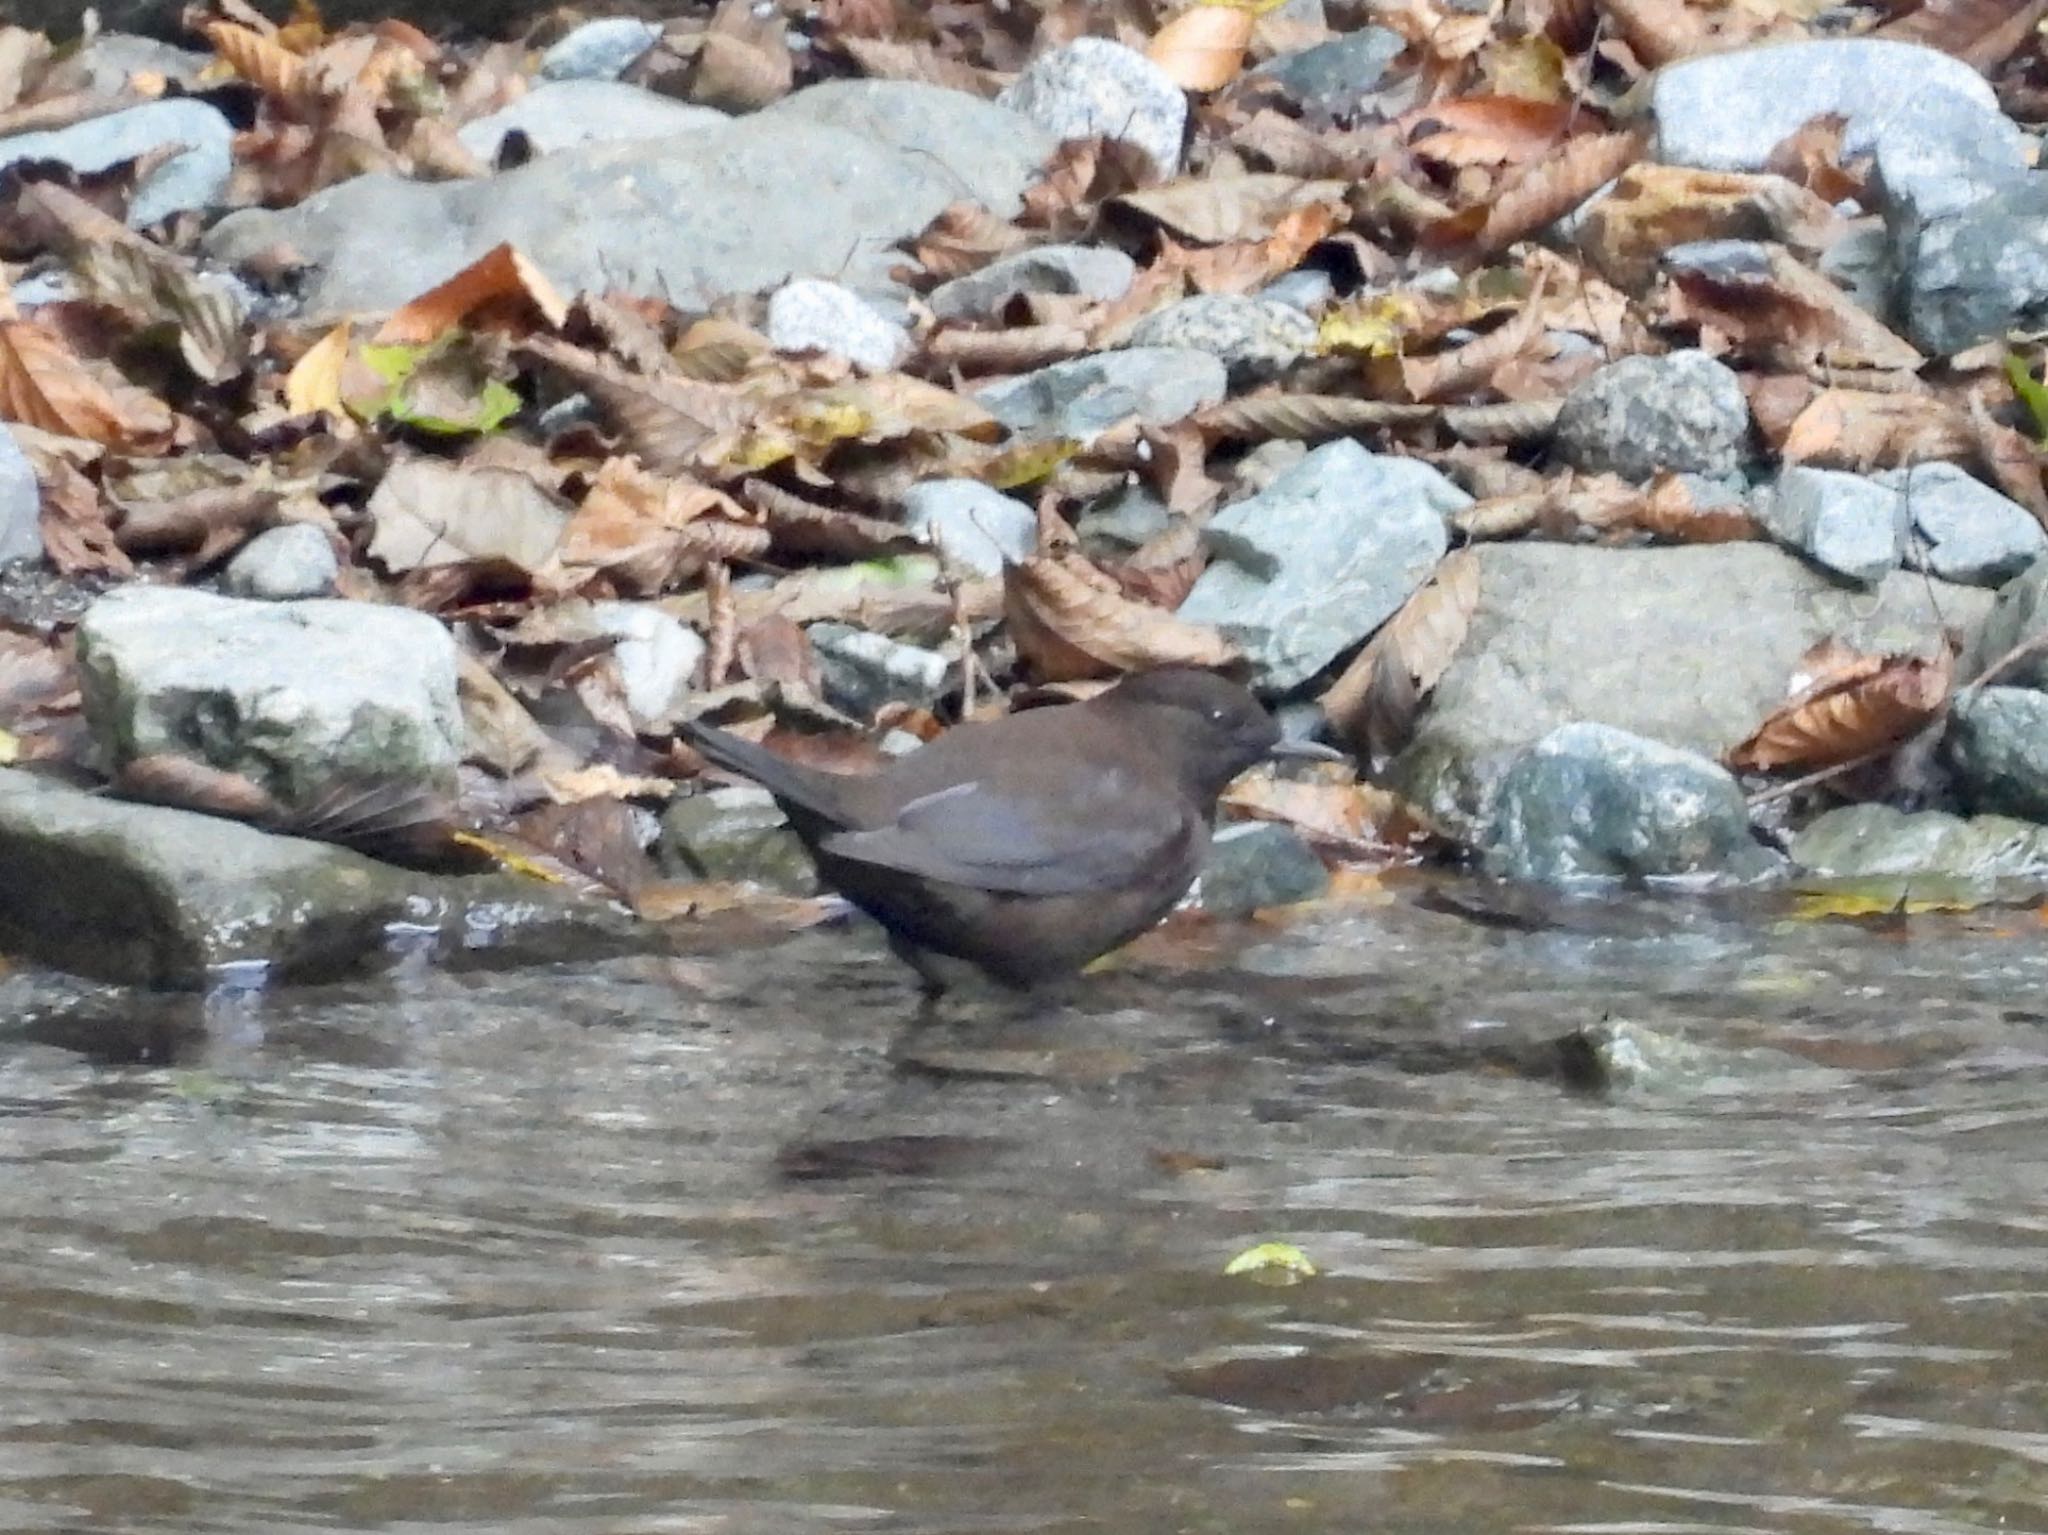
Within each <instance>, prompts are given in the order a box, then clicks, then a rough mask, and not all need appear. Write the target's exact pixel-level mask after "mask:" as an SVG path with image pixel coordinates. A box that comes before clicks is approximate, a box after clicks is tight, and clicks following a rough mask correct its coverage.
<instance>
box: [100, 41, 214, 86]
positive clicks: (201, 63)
mask: <svg viewBox="0 0 2048 1535" xmlns="http://www.w3.org/2000/svg"><path fill="white" fill-rule="evenodd" d="M211 58H212V56H211V55H210V54H205V53H199V52H196V51H195V50H193V49H191V48H176V47H173V46H172V45H171V44H169V43H165V42H159V41H158V40H157V39H156V38H153V37H135V36H133V35H131V34H129V33H126V32H102V33H100V35H99V36H97V37H95V38H94V39H93V40H92V41H91V42H89V43H87V44H86V45H85V46H84V47H83V48H80V49H79V50H78V52H77V53H76V54H75V55H73V57H72V59H71V68H72V69H74V70H76V71H77V72H78V73H79V74H81V75H83V76H84V77H85V85H86V89H87V90H89V91H90V92H91V93H92V94H93V95H95V96H120V95H122V94H123V93H124V92H126V91H127V89H128V82H129V81H130V80H132V79H133V78H134V77H135V76H137V75H139V74H151V75H162V76H163V77H164V78H165V79H166V80H175V81H176V82H177V83H178V84H180V85H184V86H191V85H194V84H196V83H197V81H198V79H199V75H200V72H201V71H202V70H204V69H205V68H206V66H207V64H208V63H209V62H210V61H211Z"/></svg>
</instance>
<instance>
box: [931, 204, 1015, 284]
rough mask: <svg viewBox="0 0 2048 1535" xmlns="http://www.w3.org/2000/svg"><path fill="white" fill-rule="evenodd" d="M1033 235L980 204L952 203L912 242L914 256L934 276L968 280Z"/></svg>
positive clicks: (940, 211) (942, 209) (941, 210)
mask: <svg viewBox="0 0 2048 1535" xmlns="http://www.w3.org/2000/svg"><path fill="white" fill-rule="evenodd" d="M1027 243H1029V236H1027V235H1026V234H1025V233H1024V231H1023V230H1021V229H1019V228H1018V227H1017V226H1016V225H1015V224H1013V223H1011V222H1010V221H1009V220H1008V219H1005V218H999V217H997V216H996V215H995V214H993V213H991V212H989V210H988V209H987V208H984V207H983V206H982V205H981V204H980V203H977V202H958V203H949V204H948V205H947V206H946V207H944V208H941V209H940V210H939V213H938V216H937V217H936V218H934V219H933V220H932V221H931V222H930V223H929V224H927V225H925V227H924V232H923V233H922V234H920V235H919V236H918V237H917V238H916V240H914V241H913V242H912V243H911V247H910V251H911V254H912V255H914V256H915V257H917V260H918V264H919V265H920V266H922V267H923V268H924V269H925V271H927V272H929V273H930V274H931V275H932V276H933V277H939V278H953V277H964V276H966V275H967V274H968V273H969V272H978V271H980V270H981V269H982V268H983V267H985V266H987V265H988V264H989V263H990V262H991V261H994V260H995V259H996V258H997V257H998V256H1007V255H1008V254H1009V253H1010V252H1011V251H1014V250H1021V249H1023V248H1024V246H1025V245H1026V244H1027Z"/></svg>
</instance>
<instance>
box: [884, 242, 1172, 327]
mask: <svg viewBox="0 0 2048 1535" xmlns="http://www.w3.org/2000/svg"><path fill="white" fill-rule="evenodd" d="M1137 271H1138V264H1137V263H1136V262H1135V261H1133V260H1131V258H1130V257H1129V256H1126V255H1125V254H1124V253H1123V252H1122V251H1120V250H1113V249H1111V248H1110V247H1108V246H1096V245H1040V246H1038V247H1036V248H1034V249H1032V250H1027V251H1018V252H1017V253H1016V254H1015V255H1011V256H1004V257H1002V258H1000V259H999V260H996V261H991V262H990V263H989V264H988V265H987V266H985V267H983V268H982V269H981V270H980V271H978V272H969V273H968V274H967V275H966V276H965V277H956V278H954V279H953V280H952V281H951V282H944V283H940V284H939V286H938V287H936V288H934V289H932V291H931V293H930V294H929V295H928V296H927V298H926V300H925V302H926V303H927V304H929V305H930V306H931V311H932V313H933V314H935V315H937V316H938V317H939V318H940V319H941V320H980V319H986V318H988V317H989V316H991V315H993V314H995V313H996V312H997V311H999V310H1000V309H1001V308H1002V307H1003V306H1004V305H1005V304H1007V303H1009V302H1010V300H1011V299H1013V298H1019V297H1021V296H1023V295H1024V294H1027V293H1055V294H1078V295H1080V296H1081V297H1083V298H1092V299H1102V300H1111V299H1120V298H1122V297H1123V296H1124V295H1125V294H1126V293H1128V292H1129V291H1130V288H1131V280H1132V278H1133V277H1135V276H1136V275H1137Z"/></svg>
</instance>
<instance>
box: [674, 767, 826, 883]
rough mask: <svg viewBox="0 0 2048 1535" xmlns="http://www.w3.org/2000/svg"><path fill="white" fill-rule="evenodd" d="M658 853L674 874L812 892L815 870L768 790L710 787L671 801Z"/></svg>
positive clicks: (816, 876)
mask: <svg viewBox="0 0 2048 1535" xmlns="http://www.w3.org/2000/svg"><path fill="white" fill-rule="evenodd" d="M655 856H656V858H657V859H658V861H659V862H660V864H661V867H662V869H663V872H665V873H667V874H668V875H670V876H671V877H672V878H682V879H702V880H721V881H729V882H732V883H736V884H748V885H760V886H763V887H765V888H766V889H769V890H779V891H781V892H783V893H784V894H786V895H815V894H816V893H817V890H818V871H817V868H816V866H815V865H814V864H813V863H812V862H811V855H810V853H809V852H808V851H806V850H805V848H804V845H803V840H802V839H801V838H800V837H798V836H797V834H796V830H795V828H793V827H792V826H791V825H790V824H789V818H788V817H787V816H785V815H784V814H783V813H782V809H781V807H780V806H779V805H777V804H776V803H775V800H774V797H773V796H772V795H770V794H769V793H768V791H767V790H766V789H761V788H756V787H755V786H753V785H752V784H746V785H735V786H733V787H731V788H717V789H709V790H706V791H704V792H702V793H698V794H690V795H685V796H683V797H682V798H680V799H676V800H673V801H671V802H670V804H669V807H668V809H666V810H665V811H663V812H662V816H661V840H660V842H659V843H658V844H657V845H656V854H655Z"/></svg>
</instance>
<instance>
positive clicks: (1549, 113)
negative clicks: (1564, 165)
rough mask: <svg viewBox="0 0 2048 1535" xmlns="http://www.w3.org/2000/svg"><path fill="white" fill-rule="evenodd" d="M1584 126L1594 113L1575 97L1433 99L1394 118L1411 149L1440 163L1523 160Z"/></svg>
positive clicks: (1551, 149)
mask: <svg viewBox="0 0 2048 1535" xmlns="http://www.w3.org/2000/svg"><path fill="white" fill-rule="evenodd" d="M1584 126H1598V119H1597V118H1593V117H1592V116H1591V115H1590V113H1588V112H1585V111H1583V110H1581V109H1580V108H1579V107H1578V105H1577V104H1576V103H1573V102H1570V101H1529V100H1525V99H1522V98H1518V97H1514V96H1463V97H1456V98H1453V99H1451V100H1449V101H1435V102H1431V103H1430V104H1429V105H1427V106H1421V107H1417V108H1415V109H1414V110H1413V111H1411V112H1409V113H1408V114H1407V115H1406V116H1405V117H1402V118H1400V119H1398V120H1397V121H1396V123H1395V127H1397V128H1398V129H1400V131H1401V133H1402V135H1403V136H1404V137H1405V138H1406V139H1407V141H1408V147H1409V148H1410V149H1411V150H1412V151H1414V153H1415V154H1417V155H1418V156H1420V157H1421V158H1422V159H1424V160H1434V161H1436V162H1437V163H1438V164H1440V165H1523V164H1526V163H1528V162H1529V161H1531V160H1539V159H1542V158H1543V157H1544V156H1546V155H1550V154H1553V153H1555V152H1556V150H1557V147H1558V146H1559V145H1560V144H1562V143H1563V142H1564V140H1565V138H1566V136H1567V135H1568V134H1569V133H1571V132H1572V130H1573V129H1574V128H1575V127H1584Z"/></svg>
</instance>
